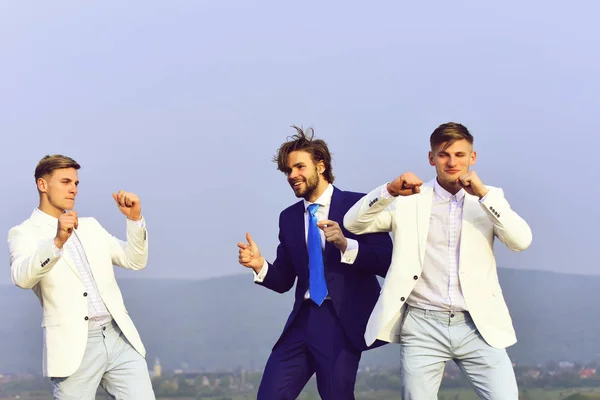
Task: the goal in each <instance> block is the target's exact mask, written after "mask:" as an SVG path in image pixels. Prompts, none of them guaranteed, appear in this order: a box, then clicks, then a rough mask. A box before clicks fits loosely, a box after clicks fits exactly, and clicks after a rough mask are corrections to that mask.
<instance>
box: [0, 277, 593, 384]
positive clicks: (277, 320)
mask: <svg viewBox="0 0 600 400" xmlns="http://www.w3.org/2000/svg"><path fill="white" fill-rule="evenodd" d="M499 276H500V281H501V283H502V287H503V290H504V296H505V298H506V301H507V303H508V305H509V308H510V310H511V315H512V316H513V320H514V323H515V327H516V330H517V336H518V339H519V342H518V343H517V344H516V345H514V346H512V347H511V348H509V353H510V355H511V357H512V359H513V361H515V362H517V363H519V364H537V363H543V362H546V361H549V360H576V361H592V360H596V361H598V360H600V335H599V333H600V310H599V309H598V299H599V298H600V276H581V275H569V274H558V273H552V272H543V271H532V270H515V269H506V268H501V269H499ZM119 283H120V286H121V289H122V291H123V295H124V297H125V302H126V305H127V308H128V310H129V313H130V315H131V316H132V318H133V320H134V322H135V323H136V325H137V327H138V329H139V330H140V333H141V335H142V339H143V340H144V343H145V344H146V348H147V350H148V363H149V364H150V365H151V364H152V363H154V360H155V358H156V357H159V358H160V361H161V364H162V365H163V368H166V369H176V368H182V367H184V368H190V369H201V368H205V369H209V370H215V369H233V368H236V367H243V368H251V369H261V368H262V367H263V366H264V363H265V361H266V359H267V357H268V355H269V352H270V349H271V346H272V345H273V343H274V342H275V340H276V339H277V337H278V335H279V333H280V331H281V328H282V327H283V324H284V323H285V320H286V318H287V315H288V313H289V311H290V309H291V305H292V300H293V297H292V292H289V293H287V294H285V295H279V294H277V293H275V292H272V291H269V290H267V289H265V288H262V287H259V286H257V285H254V284H253V283H252V278H251V276H250V275H248V274H243V275H234V276H227V277H222V278H216V279H209V280H203V281H178V280H137V279H131V280H123V279H122V280H121V281H120V282H119ZM0 316H2V317H1V318H2V323H1V324H0V372H31V373H36V374H37V373H40V372H41V354H42V349H41V340H42V331H41V327H40V322H41V307H40V305H39V303H38V301H37V298H36V297H35V295H34V294H33V293H32V292H31V291H26V290H22V289H18V288H16V287H13V286H8V285H3V286H0ZM361 365H362V366H387V367H395V366H397V365H398V346H397V345H393V344H390V345H386V346H383V347H381V348H379V349H376V350H372V351H369V352H366V353H364V355H363V358H362V361H361Z"/></svg>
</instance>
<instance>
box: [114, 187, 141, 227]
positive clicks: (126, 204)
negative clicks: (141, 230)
mask: <svg viewBox="0 0 600 400" xmlns="http://www.w3.org/2000/svg"><path fill="white" fill-rule="evenodd" d="M112 196H113V199H115V202H116V203H117V206H118V207H119V210H121V212H122V213H123V215H125V216H126V217H127V218H129V219H130V220H133V221H139V220H140V219H142V205H141V204H140V198H139V197H138V196H137V195H135V194H134V193H129V192H125V191H123V190H119V193H113V194H112Z"/></svg>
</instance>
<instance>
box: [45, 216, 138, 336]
mask: <svg viewBox="0 0 600 400" xmlns="http://www.w3.org/2000/svg"><path fill="white" fill-rule="evenodd" d="M34 212H35V213H36V214H38V215H39V216H40V218H44V219H45V220H46V221H47V222H48V224H49V225H51V226H52V227H53V228H54V229H57V227H58V218H55V217H53V216H51V215H49V214H46V213H45V212H43V211H41V210H40V209H39V208H36V209H35V211H34ZM137 223H138V225H139V226H144V220H143V219H141V220H139V221H137ZM65 251H66V254H67V255H68V256H69V257H70V258H71V260H72V261H73V262H74V263H75V266H77V271H78V272H79V277H80V278H81V281H82V282H83V285H84V287H85V293H86V294H85V296H86V297H87V299H88V318H89V320H88V323H89V327H90V328H97V327H99V326H101V325H104V324H106V323H108V322H110V321H112V319H113V318H112V315H111V314H110V312H109V311H108V309H107V308H106V305H105V304H104V301H103V300H102V297H101V296H100V292H99V291H98V287H97V286H96V281H95V280H94V275H93V273H92V270H91V269H90V265H89V263H88V260H87V256H86V254H85V250H84V249H83V246H82V244H81V241H80V240H79V237H78V236H77V230H73V234H72V235H71V236H70V237H69V239H68V240H67V241H66V243H65V244H64V246H63V248H62V249H59V248H58V247H56V246H54V255H55V256H56V257H57V258H58V257H62V256H63V254H64V253H65Z"/></svg>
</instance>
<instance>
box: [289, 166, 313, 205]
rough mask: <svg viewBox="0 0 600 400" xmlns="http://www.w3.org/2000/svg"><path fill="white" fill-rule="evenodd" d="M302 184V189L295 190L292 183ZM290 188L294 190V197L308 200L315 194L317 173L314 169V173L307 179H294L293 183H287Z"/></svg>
mask: <svg viewBox="0 0 600 400" xmlns="http://www.w3.org/2000/svg"><path fill="white" fill-rule="evenodd" d="M298 182H302V183H304V187H300V188H296V187H294V183H298ZM289 183H290V185H291V186H292V190H294V194H295V195H296V197H302V198H303V199H305V200H308V199H310V198H311V197H312V195H313V194H314V193H315V191H316V190H317V188H318V187H319V173H318V172H317V169H316V168H315V173H314V174H312V175H311V176H309V177H302V178H301V179H296V180H294V181H289Z"/></svg>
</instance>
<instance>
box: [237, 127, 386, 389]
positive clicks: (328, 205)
mask: <svg viewBox="0 0 600 400" xmlns="http://www.w3.org/2000/svg"><path fill="white" fill-rule="evenodd" d="M293 128H295V129H296V131H297V132H296V134H295V135H294V136H292V137H291V140H289V141H287V142H285V143H283V144H282V145H281V147H280V148H279V150H278V151H277V154H276V155H275V158H274V161H275V162H277V167H278V169H279V170H280V171H281V172H283V173H284V174H285V175H286V177H287V180H288V183H289V184H290V186H291V187H292V189H293V190H294V194H295V195H296V197H301V198H303V200H302V201H300V202H298V203H296V204H294V205H292V206H290V207H288V208H286V209H285V210H284V211H283V212H282V213H281V214H280V217H279V246H278V247H277V258H276V259H275V261H274V262H273V263H272V264H271V263H268V262H267V261H266V260H265V259H264V257H262V256H261V253H260V250H259V248H258V246H257V245H256V243H255V242H254V241H253V240H252V237H251V236H250V234H249V233H247V234H246V240H247V243H238V247H239V262H240V264H242V265H243V266H245V267H248V268H251V269H252V270H253V271H254V281H255V282H256V283H258V284H259V285H262V286H265V287H267V288H269V289H271V290H274V291H276V292H279V293H284V292H287V291H288V290H290V289H291V288H292V287H293V286H294V281H296V278H297V279H298V281H297V284H296V301H295V303H294V308H293V309H292V312H291V313H290V316H289V318H288V320H287V322H286V324H285V327H284V329H283V333H282V334H281V336H280V338H279V340H278V341H277V343H275V346H274V347H273V351H272V352H271V356H270V357H269V360H268V361H267V365H266V366H265V371H264V374H263V379H262V382H261V384H260V387H259V389H258V400H280V399H295V398H297V397H298V395H299V394H300V392H301V391H302V388H303V387H304V385H305V384H306V382H307V381H308V380H309V379H310V377H311V376H312V375H313V374H314V373H316V376H317V387H318V390H319V394H320V396H321V398H322V399H336V400H345V399H354V384H355V381H356V371H357V369H358V364H359V361H360V357H361V352H362V351H363V350H366V349H367V346H366V344H365V340H364V333H365V326H366V323H367V320H368V318H369V315H370V313H371V311H372V310H373V307H374V305H375V303H376V302H377V298H378V296H379V291H380V286H379V282H378V281H377V277H376V275H379V276H382V277H385V274H386V272H387V270H388V267H389V265H390V261H391V255H392V242H391V239H390V236H389V235H388V234H385V233H383V234H382V233H376V234H368V235H361V236H357V235H353V234H351V233H350V232H348V231H347V230H346V229H344V227H343V225H342V221H343V218H344V215H345V213H346V211H348V209H350V207H352V206H353V205H354V203H356V202H357V201H358V200H359V199H360V198H362V197H363V194H362V193H353V192H344V191H341V190H339V189H337V188H335V187H334V186H333V185H332V183H333V180H334V176H333V172H332V169H331V154H330V153H329V149H328V148H327V144H326V143H325V142H324V141H323V140H320V139H314V131H313V130H312V129H309V130H307V132H306V133H305V132H304V131H303V130H302V129H300V128H298V127H295V126H294V127H293ZM380 344H382V343H378V344H377V345H380ZM377 345H376V346H377Z"/></svg>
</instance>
